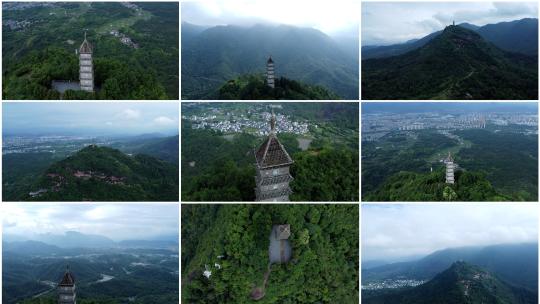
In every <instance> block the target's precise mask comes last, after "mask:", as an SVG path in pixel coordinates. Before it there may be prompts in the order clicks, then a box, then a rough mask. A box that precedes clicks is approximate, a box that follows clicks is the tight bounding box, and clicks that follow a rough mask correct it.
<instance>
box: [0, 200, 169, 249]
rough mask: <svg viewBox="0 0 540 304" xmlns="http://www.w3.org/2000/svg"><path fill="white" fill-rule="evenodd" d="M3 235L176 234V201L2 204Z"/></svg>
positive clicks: (122, 237) (115, 236) (119, 236)
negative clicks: (169, 202) (69, 232)
mask: <svg viewBox="0 0 540 304" xmlns="http://www.w3.org/2000/svg"><path fill="white" fill-rule="evenodd" d="M2 215H3V233H4V235H6V234H7V235H18V236H25V237H26V238H30V239H32V238H34V239H35V238H38V236H39V235H41V234H47V233H51V234H64V233H65V232H66V231H78V232H81V233H85V234H99V235H103V236H106V237H109V238H111V239H114V240H126V239H149V238H153V237H159V236H164V235H174V234H178V205H177V204H91V205H83V204H70V205H66V204H62V205H55V204H48V203H39V204H30V203H24V204H18V205H17V206H11V204H4V205H3V206H2Z"/></svg>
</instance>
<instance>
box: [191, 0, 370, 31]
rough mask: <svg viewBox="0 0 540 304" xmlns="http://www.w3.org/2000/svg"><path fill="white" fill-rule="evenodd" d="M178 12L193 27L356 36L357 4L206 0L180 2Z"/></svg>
mask: <svg viewBox="0 0 540 304" xmlns="http://www.w3.org/2000/svg"><path fill="white" fill-rule="evenodd" d="M181 10H182V21H183V22H188V23H192V24H196V25H202V26H217V25H241V26H252V25H254V24H257V23H265V24H286V25H293V26H299V27H312V28H315V29H318V30H320V31H322V32H324V33H326V34H327V35H330V36H333V35H340V34H343V33H355V34H358V25H359V17H360V1H355V0H335V1H331V2H329V1H310V0H297V1H287V0H275V1H272V2H268V1H263V0H208V1H193V2H182V8H181Z"/></svg>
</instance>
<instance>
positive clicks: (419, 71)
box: [362, 26, 538, 100]
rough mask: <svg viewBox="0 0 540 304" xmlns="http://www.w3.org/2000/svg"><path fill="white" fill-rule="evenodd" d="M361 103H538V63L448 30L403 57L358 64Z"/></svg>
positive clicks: (476, 37)
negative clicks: (362, 100) (474, 100)
mask: <svg viewBox="0 0 540 304" xmlns="http://www.w3.org/2000/svg"><path fill="white" fill-rule="evenodd" d="M362 98H364V99H373V100H378V99H392V100H399V99H420V100H421V99H450V100H452V99H490V100H501V99H503V100H520V99H526V100H533V99H538V59H537V58H536V57H529V56H526V55H520V54H514V53H507V52H505V51H502V50H500V49H498V48H497V47H495V46H494V45H492V44H490V43H488V42H486V41H484V39H483V38H482V37H481V36H480V35H479V34H477V33H475V32H473V31H471V30H468V29H465V28H463V27H460V26H449V27H447V28H446V29H445V30H444V31H443V32H442V33H441V34H440V35H438V36H437V37H435V38H433V39H432V40H431V41H429V42H428V43H427V44H426V45H424V46H422V47H420V48H418V49H415V50H413V51H410V52H408V53H405V54H402V55H398V56H394V57H388V58H381V59H367V60H363V61H362Z"/></svg>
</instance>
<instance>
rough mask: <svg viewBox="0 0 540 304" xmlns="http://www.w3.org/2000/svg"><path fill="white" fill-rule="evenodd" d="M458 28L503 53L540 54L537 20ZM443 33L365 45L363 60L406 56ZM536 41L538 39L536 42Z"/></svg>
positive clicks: (465, 25)
mask: <svg viewBox="0 0 540 304" xmlns="http://www.w3.org/2000/svg"><path fill="white" fill-rule="evenodd" d="M458 26H461V27H464V28H467V29H469V30H473V31H475V32H477V33H478V34H480V35H481V36H482V37H483V38H484V39H486V40H488V41H489V42H491V43H493V44H495V45H496V46H497V47H499V48H501V49H503V50H506V51H509V52H516V53H522V54H525V55H529V56H537V55H538V19H536V18H523V19H519V20H514V21H508V22H499V23H494V24H486V25H484V26H477V25H474V24H469V23H460V24H458ZM535 30H536V33H535ZM442 32H443V31H442V30H439V31H435V32H433V33H430V34H428V35H426V36H424V37H421V38H417V39H411V40H408V41H405V42H402V43H396V44H390V45H380V46H379V45H366V46H363V47H362V60H365V59H370V58H384V57H389V56H396V55H401V54H404V53H406V52H408V51H412V50H414V49H417V48H419V47H422V46H423V45H425V44H426V43H428V42H429V41H431V40H432V39H433V38H435V37H436V36H438V35H439V34H441V33H442ZM523 32H527V34H528V35H526V37H529V38H528V39H524V38H523V35H524V34H522V33H523ZM529 32H530V33H529ZM531 39H532V41H531ZM534 39H536V41H535V40H534Z"/></svg>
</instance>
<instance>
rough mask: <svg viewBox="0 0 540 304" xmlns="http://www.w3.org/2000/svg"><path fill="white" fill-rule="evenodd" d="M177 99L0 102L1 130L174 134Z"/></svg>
mask: <svg viewBox="0 0 540 304" xmlns="http://www.w3.org/2000/svg"><path fill="white" fill-rule="evenodd" d="M178 114H179V109H178V103H170V102H169V103H163V102H162V103H158V102H152V103H142V102H141V103H124V102H118V103H110V102H109V103H94V102H84V103H82V102H80V103H75V102H74V103H72V102H69V103H60V102H57V103H3V104H2V118H3V120H2V123H3V127H4V133H6V134H10V133H11V134H12V133H29V134H47V133H55V134H60V135H63V134H65V135H68V134H77V133H80V135H86V134H91V135H114V134H118V135H133V134H143V133H154V132H159V133H164V134H178Z"/></svg>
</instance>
